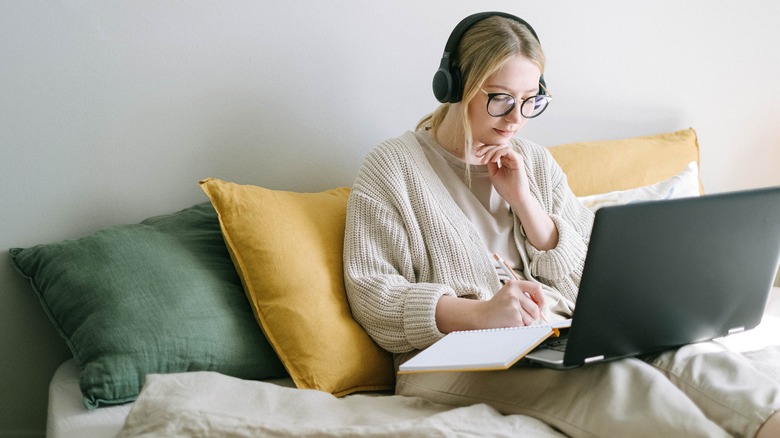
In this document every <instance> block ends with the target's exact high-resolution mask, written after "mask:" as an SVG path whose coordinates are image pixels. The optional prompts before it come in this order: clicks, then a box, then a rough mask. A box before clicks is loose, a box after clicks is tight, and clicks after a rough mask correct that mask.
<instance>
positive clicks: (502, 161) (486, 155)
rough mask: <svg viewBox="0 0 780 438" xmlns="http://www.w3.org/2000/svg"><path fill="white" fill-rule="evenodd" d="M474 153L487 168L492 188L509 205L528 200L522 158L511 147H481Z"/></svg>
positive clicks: (527, 184) (528, 189)
mask: <svg viewBox="0 0 780 438" xmlns="http://www.w3.org/2000/svg"><path fill="white" fill-rule="evenodd" d="M475 153H476V155H477V158H479V160H480V162H481V163H482V164H486V165H487V166H488V174H489V175H490V182H491V183H493V187H495V188H496V191H497V192H498V194H499V195H501V197H502V198H504V199H506V200H507V202H509V204H510V205H512V204H514V203H516V202H517V203H519V202H522V201H523V200H525V199H530V197H531V190H530V185H529V183H528V175H527V173H526V171H525V166H524V165H523V157H522V155H520V154H518V153H517V152H515V151H514V149H512V146H511V145H509V144H506V145H482V146H478V147H477V148H476V150H475Z"/></svg>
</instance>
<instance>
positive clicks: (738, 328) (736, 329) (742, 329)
mask: <svg viewBox="0 0 780 438" xmlns="http://www.w3.org/2000/svg"><path fill="white" fill-rule="evenodd" d="M744 331H745V326H741V327H734V328H732V329H729V334H730V335H733V334H734V333H739V332H744Z"/></svg>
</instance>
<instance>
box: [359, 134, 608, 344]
mask: <svg viewBox="0 0 780 438" xmlns="http://www.w3.org/2000/svg"><path fill="white" fill-rule="evenodd" d="M512 141H513V147H514V148H515V150H516V151H517V152H518V153H520V154H521V155H522V156H523V158H524V163H525V166H526V171H527V173H528V175H529V179H530V183H531V184H530V185H531V193H532V194H533V195H534V196H535V197H536V198H537V199H538V200H539V202H540V203H541V205H542V208H544V210H545V211H546V212H547V213H548V214H549V215H550V217H551V218H552V220H553V221H554V222H555V224H556V226H557V227H558V234H559V242H558V246H557V247H556V248H553V249H552V250H549V251H540V250H538V249H536V248H534V247H533V245H531V244H530V243H529V242H528V240H527V239H526V238H525V236H524V235H523V233H522V227H521V224H520V221H519V219H517V217H515V233H514V235H515V243H516V245H517V247H518V251H519V252H520V255H521V258H522V259H523V265H524V266H523V268H524V272H525V273H526V276H527V277H528V278H529V279H531V280H534V281H538V282H540V283H542V285H543V286H544V287H547V288H553V289H555V290H556V291H558V292H559V293H560V294H561V295H563V297H564V298H566V299H567V300H569V301H570V302H571V303H574V302H575V301H576V296H577V289H578V286H579V282H580V278H581V275H582V268H583V265H584V261H585V254H586V251H587V244H588V238H589V235H590V230H591V226H592V224H593V214H592V213H591V212H590V211H589V210H588V209H586V208H585V207H584V206H583V205H582V204H581V203H580V202H579V201H578V200H577V198H576V197H575V196H574V194H573V193H572V192H571V189H570V188H569V186H568V184H567V182H566V176H565V175H564V173H563V171H562V170H561V168H560V167H559V166H558V164H557V163H556V162H555V160H554V159H553V158H552V156H551V155H550V153H549V152H548V151H547V149H545V148H544V147H542V146H539V145H536V144H534V143H531V142H529V141H526V140H522V139H513V140H512ZM344 274H345V278H344V280H345V285H346V290H347V297H348V298H349V302H350V306H351V309H352V313H353V316H354V317H355V319H356V320H357V321H358V322H359V323H360V324H361V325H362V326H363V328H364V329H365V330H366V332H367V333H368V334H369V335H370V336H371V337H372V338H373V339H374V340H375V341H376V342H377V343H378V344H379V345H380V346H382V347H383V348H385V349H387V350H388V351H391V352H396V353H401V352H406V351H410V350H413V349H422V348H425V347H427V346H429V345H430V344H432V343H434V342H436V341H437V340H438V339H440V338H441V337H442V336H443V334H442V333H441V332H439V330H438V329H437V328H436V320H435V312H436V303H437V302H438V300H439V298H440V297H441V296H442V295H451V296H459V297H468V298H476V299H481V300H487V299H490V298H491V297H492V296H493V294H494V293H495V292H496V291H498V290H499V289H500V287H501V284H500V282H499V279H498V274H497V273H496V270H495V268H494V267H493V265H492V261H491V260H490V256H489V253H488V251H487V249H486V247H485V244H484V243H483V242H482V240H481V238H480V237H479V234H478V233H477V231H476V229H475V228H474V226H473V225H472V224H471V222H470V221H469V220H468V219H467V218H466V216H465V215H464V214H463V212H462V211H461V210H460V208H459V207H458V206H457V204H456V203H455V201H454V200H453V199H452V197H451V196H450V194H449V192H448V191H447V189H446V187H444V185H443V184H442V182H441V180H439V178H438V177H437V175H436V173H435V171H434V170H433V168H432V167H431V166H430V164H429V163H428V160H427V158H426V157H425V154H424V152H423V149H422V146H421V145H420V144H419V143H418V141H417V139H416V138H415V136H414V133H412V132H407V133H405V134H403V135H402V136H400V137H398V138H394V139H390V140H387V141H385V142H384V143H382V144H380V145H379V146H377V147H376V148H375V149H374V150H373V151H372V152H371V153H370V154H369V155H368V156H367V157H366V159H365V161H364V162H363V166H362V168H361V170H360V172H359V173H358V176H357V178H356V180H355V183H354V185H353V187H352V193H351V195H350V198H349V201H348V203H347V221H346V234H345V240H344Z"/></svg>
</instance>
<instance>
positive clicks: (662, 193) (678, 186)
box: [579, 161, 699, 212]
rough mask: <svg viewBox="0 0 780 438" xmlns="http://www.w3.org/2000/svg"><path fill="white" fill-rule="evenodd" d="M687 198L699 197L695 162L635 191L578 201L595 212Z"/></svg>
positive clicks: (600, 195)
mask: <svg viewBox="0 0 780 438" xmlns="http://www.w3.org/2000/svg"><path fill="white" fill-rule="evenodd" d="M689 196H699V166H697V165H696V162H695V161H691V162H690V163H689V164H688V166H687V167H686V168H685V170H683V171H682V172H680V173H678V174H677V175H675V176H673V177H671V178H669V179H667V180H665V181H661V182H658V183H655V184H651V185H649V186H644V187H640V188H637V189H630V190H618V191H614V192H609V193H603V194H599V195H590V196H582V197H580V198H579V200H580V202H582V203H583V204H585V206H586V207H588V209H590V210H591V211H593V212H595V211H596V210H598V209H600V208H601V207H606V206H609V205H622V204H629V203H632V202H641V201H656V200H662V199H676V198H685V197H689Z"/></svg>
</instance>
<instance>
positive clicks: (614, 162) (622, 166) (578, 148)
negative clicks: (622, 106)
mask: <svg viewBox="0 0 780 438" xmlns="http://www.w3.org/2000/svg"><path fill="white" fill-rule="evenodd" d="M549 151H550V153H551V154H552V155H553V157H554V158H555V159H556V161H557V162H558V164H559V165H560V166H561V168H562V169H563V172H564V173H565V174H566V177H567V179H568V181H569V186H570V187H571V189H572V191H573V192H574V193H575V194H576V195H577V196H588V195H595V194H598V193H607V192H613V191H616V190H628V189H635V188H638V187H643V186H647V185H650V184H655V183H657V182H658V181H663V180H665V179H668V178H671V177H673V176H674V175H676V174H677V173H678V172H680V169H682V168H684V167H685V166H686V165H687V164H688V163H690V162H691V161H695V162H696V163H697V164H699V143H698V140H697V138H696V132H695V131H694V130H693V129H690V128H689V129H684V130H681V131H677V132H672V133H667V134H658V135H649V136H645V137H634V138H628V139H622V140H608V141H591V142H582V143H570V144H565V145H559V146H553V147H550V148H549ZM700 188H701V187H700Z"/></svg>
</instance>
